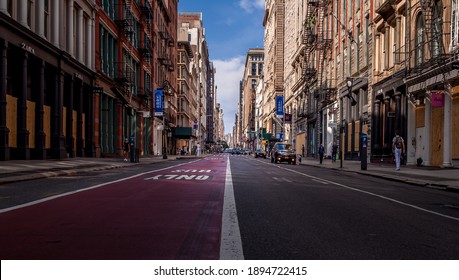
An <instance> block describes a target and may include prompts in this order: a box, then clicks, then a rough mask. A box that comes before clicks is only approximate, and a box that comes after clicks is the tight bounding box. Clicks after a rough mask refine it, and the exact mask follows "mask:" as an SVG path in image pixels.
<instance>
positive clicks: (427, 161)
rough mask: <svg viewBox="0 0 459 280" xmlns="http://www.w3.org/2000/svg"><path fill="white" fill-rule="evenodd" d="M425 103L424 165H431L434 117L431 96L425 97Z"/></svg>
mask: <svg viewBox="0 0 459 280" xmlns="http://www.w3.org/2000/svg"><path fill="white" fill-rule="evenodd" d="M424 103H425V117H424V118H425V126H424V129H425V133H424V137H425V139H424V140H425V141H424V154H423V165H425V166H430V158H431V156H430V145H431V137H430V125H431V122H432V120H431V118H432V103H431V99H430V98H427V96H426V98H425V99H424Z"/></svg>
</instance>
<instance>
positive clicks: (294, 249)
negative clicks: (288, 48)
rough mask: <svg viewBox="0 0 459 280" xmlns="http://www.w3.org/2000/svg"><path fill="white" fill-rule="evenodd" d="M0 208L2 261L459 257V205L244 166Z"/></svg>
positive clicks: (186, 168)
mask: <svg viewBox="0 0 459 280" xmlns="http://www.w3.org/2000/svg"><path fill="white" fill-rule="evenodd" d="M229 167H230V168H229ZM225 190H226V192H225ZM231 200H232V201H233V202H234V203H235V207H234V209H233V210H234V211H237V217H236V216H235V215H234V216H232V215H231V213H230V214H228V213H227V211H228V210H227V209H230V210H231V203H228V202H229V201H230V202H231ZM228 205H229V206H228ZM0 208H1V209H3V210H0V228H1V229H2V230H1V231H0V248H1V250H0V258H1V259H136V260H137V259H219V258H220V257H221V252H222V249H228V248H227V246H228V244H227V243H229V244H230V246H234V248H229V250H233V249H234V251H236V253H235V254H234V255H233V256H236V257H238V258H242V257H243V258H245V259H332V260H334V259H350V260H355V259H394V260H398V259H429V260H430V259H457V258H458V257H459V234H458V233H459V194H458V193H452V192H445V191H441V190H435V189H428V188H421V187H417V186H410V185H406V184H402V183H397V182H392V181H386V180H383V179H377V178H373V177H367V176H362V175H359V174H354V173H349V172H341V171H335V170H329V169H325V168H317V167H307V166H298V165H289V164H286V163H283V164H273V163H270V162H269V160H267V159H255V158H253V157H250V156H226V155H217V156H210V157H207V158H205V159H200V160H194V161H176V162H165V163H161V164H153V165H150V166H136V167H131V168H125V169H120V170H116V171H113V170H112V171H104V172H97V173H87V174H80V175H78V176H72V177H58V178H48V179H41V180H36V181H30V182H20V183H15V184H7V185H2V186H0ZM230 210H229V211H230ZM234 214H235V213H234ZM227 217H229V218H228V219H227ZM231 217H232V218H231ZM228 229H229V230H230V231H228ZM239 232H240V235H239ZM228 236H230V237H231V238H232V239H231V240H230V242H227V241H228V240H227V237H228ZM225 242H227V243H225ZM238 246H240V251H238V249H237V248H239V247H238ZM235 248H236V249H235Z"/></svg>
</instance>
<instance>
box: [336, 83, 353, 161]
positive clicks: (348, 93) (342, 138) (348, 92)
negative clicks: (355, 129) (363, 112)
mask: <svg viewBox="0 0 459 280" xmlns="http://www.w3.org/2000/svg"><path fill="white" fill-rule="evenodd" d="M353 85H354V78H352V77H348V78H347V81H346V86H347V94H346V95H345V96H343V97H341V98H340V103H341V104H340V106H339V107H340V121H341V137H340V145H341V149H340V157H339V158H340V168H343V157H344V125H345V122H344V120H343V111H344V110H343V109H344V108H343V98H344V97H347V98H349V100H350V101H351V106H355V105H357V101H356V100H355V99H354V97H353V96H352V87H353Z"/></svg>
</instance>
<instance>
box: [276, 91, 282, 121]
mask: <svg viewBox="0 0 459 280" xmlns="http://www.w3.org/2000/svg"><path fill="white" fill-rule="evenodd" d="M276 115H277V117H278V118H283V117H284V97H283V96H281V95H278V96H276Z"/></svg>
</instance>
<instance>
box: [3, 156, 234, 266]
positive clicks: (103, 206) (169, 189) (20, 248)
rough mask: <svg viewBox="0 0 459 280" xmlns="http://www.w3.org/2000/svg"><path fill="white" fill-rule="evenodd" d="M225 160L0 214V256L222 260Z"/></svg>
mask: <svg viewBox="0 0 459 280" xmlns="http://www.w3.org/2000/svg"><path fill="white" fill-rule="evenodd" d="M226 165H227V162H226V158H225V157H214V158H207V159H203V160H200V161H197V162H194V163H189V164H184V165H180V166H178V167H172V168H169V169H165V170H161V171H157V172H150V173H148V174H143V175H141V176H138V177H135V178H130V179H127V180H123V181H118V182H113V183H110V184H107V185H105V186H101V187H98V188H93V189H89V190H86V191H82V192H77V193H74V194H71V195H67V196H63V197H59V198H56V199H51V200H48V201H45V202H42V203H38V204H35V205H31V206H27V207H24V208H19V209H16V210H13V211H8V212H4V213H1V214H0V228H2V230H1V231H0V248H2V249H1V250H0V257H1V259H218V258H219V250H220V236H221V219H222V207H223V194H224V188H225V176H226Z"/></svg>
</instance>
